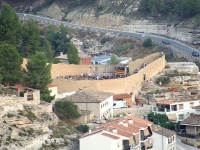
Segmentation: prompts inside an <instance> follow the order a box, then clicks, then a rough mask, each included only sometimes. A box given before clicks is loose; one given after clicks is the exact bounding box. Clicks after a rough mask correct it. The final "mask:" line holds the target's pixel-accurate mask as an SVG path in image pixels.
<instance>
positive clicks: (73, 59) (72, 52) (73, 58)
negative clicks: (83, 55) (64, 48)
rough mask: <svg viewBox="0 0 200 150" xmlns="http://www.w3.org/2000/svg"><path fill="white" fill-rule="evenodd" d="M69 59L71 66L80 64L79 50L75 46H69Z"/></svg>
mask: <svg viewBox="0 0 200 150" xmlns="http://www.w3.org/2000/svg"><path fill="white" fill-rule="evenodd" d="M67 57H68V62H69V63H70V64H79V62H80V58H79V57H78V49H77V48H76V47H75V45H74V44H69V45H68V54H67Z"/></svg>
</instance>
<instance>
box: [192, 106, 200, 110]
mask: <svg viewBox="0 0 200 150" xmlns="http://www.w3.org/2000/svg"><path fill="white" fill-rule="evenodd" d="M192 108H193V109H200V105H199V106H194V107H192Z"/></svg>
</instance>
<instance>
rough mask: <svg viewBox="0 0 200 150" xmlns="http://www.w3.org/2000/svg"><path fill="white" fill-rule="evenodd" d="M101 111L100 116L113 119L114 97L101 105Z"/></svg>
mask: <svg viewBox="0 0 200 150" xmlns="http://www.w3.org/2000/svg"><path fill="white" fill-rule="evenodd" d="M99 107H100V108H99V109H100V116H101V118H102V116H103V115H105V116H107V117H108V116H110V117H113V96H110V97H109V98H107V99H105V100H104V101H103V102H101V103H100V105H99Z"/></svg>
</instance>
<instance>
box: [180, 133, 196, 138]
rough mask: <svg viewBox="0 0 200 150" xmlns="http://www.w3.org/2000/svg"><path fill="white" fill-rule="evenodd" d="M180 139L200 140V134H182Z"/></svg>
mask: <svg viewBox="0 0 200 150" xmlns="http://www.w3.org/2000/svg"><path fill="white" fill-rule="evenodd" d="M181 136H182V137H187V138H191V139H200V134H196V135H195V134H187V133H184V134H182V135H181Z"/></svg>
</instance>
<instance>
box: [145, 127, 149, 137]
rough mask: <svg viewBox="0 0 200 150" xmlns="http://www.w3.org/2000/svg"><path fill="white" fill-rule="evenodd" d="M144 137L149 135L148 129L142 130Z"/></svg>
mask: <svg viewBox="0 0 200 150" xmlns="http://www.w3.org/2000/svg"><path fill="white" fill-rule="evenodd" d="M144 135H145V136H147V135H149V130H148V128H146V129H144Z"/></svg>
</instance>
